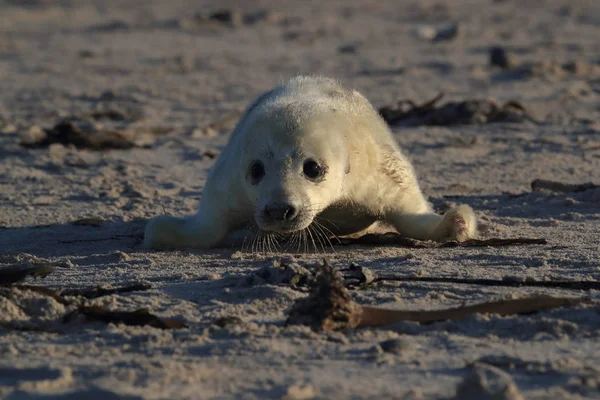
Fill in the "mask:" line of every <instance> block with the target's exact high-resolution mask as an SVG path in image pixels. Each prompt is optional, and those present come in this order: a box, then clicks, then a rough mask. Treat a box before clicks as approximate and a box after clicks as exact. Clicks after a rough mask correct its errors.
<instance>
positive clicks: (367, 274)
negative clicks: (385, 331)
mask: <svg viewBox="0 0 600 400" xmlns="http://www.w3.org/2000/svg"><path fill="white" fill-rule="evenodd" d="M340 271H341V272H342V273H343V276H344V284H345V285H346V286H347V287H361V288H365V287H368V286H369V285H371V284H373V283H376V282H384V281H391V282H408V283H416V282H428V283H452V284H464V285H480V286H498V287H544V288H555V289H571V290H600V282H598V281H529V280H523V281H519V280H508V279H473V278H452V277H435V276H402V275H378V274H377V273H375V272H374V271H372V270H371V269H369V268H365V267H361V266H360V265H355V264H351V265H350V267H349V268H344V269H341V270H340Z"/></svg>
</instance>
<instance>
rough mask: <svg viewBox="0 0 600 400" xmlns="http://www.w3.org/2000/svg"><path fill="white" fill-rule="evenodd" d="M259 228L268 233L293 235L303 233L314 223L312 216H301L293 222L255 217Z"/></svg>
mask: <svg viewBox="0 0 600 400" xmlns="http://www.w3.org/2000/svg"><path fill="white" fill-rule="evenodd" d="M255 220H256V225H258V228H259V229H260V230H261V231H263V232H267V233H279V234H283V235H291V234H293V233H295V232H300V231H303V230H304V229H306V228H308V227H309V225H310V224H311V223H312V222H313V218H312V217H310V216H304V215H299V216H298V217H296V218H295V219H294V220H292V221H269V220H266V219H264V218H261V217H255Z"/></svg>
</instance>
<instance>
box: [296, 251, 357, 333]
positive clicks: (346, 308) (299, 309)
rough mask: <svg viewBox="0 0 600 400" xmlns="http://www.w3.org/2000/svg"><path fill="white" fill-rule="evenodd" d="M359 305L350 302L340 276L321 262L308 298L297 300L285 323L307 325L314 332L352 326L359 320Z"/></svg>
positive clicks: (350, 298) (348, 293)
mask: <svg viewBox="0 0 600 400" xmlns="http://www.w3.org/2000/svg"><path fill="white" fill-rule="evenodd" d="M360 314H361V310H360V306H359V305H358V304H356V303H354V302H353V301H352V297H351V296H350V292H349V291H348V289H346V287H345V286H344V281H343V278H342V275H341V274H340V273H339V271H337V270H336V269H334V268H332V267H331V266H329V264H328V263H327V262H324V263H323V265H322V266H321V267H320V269H319V271H318V273H317V277H316V280H315V281H314V282H313V283H312V285H311V293H310V294H309V295H308V297H305V298H302V299H299V300H297V301H296V302H295V303H294V305H293V306H292V309H291V310H290V314H289V317H288V319H287V322H286V324H288V325H308V326H310V327H311V328H312V329H313V330H315V331H330V330H338V329H345V328H354V327H356V326H358V324H359V322H360Z"/></svg>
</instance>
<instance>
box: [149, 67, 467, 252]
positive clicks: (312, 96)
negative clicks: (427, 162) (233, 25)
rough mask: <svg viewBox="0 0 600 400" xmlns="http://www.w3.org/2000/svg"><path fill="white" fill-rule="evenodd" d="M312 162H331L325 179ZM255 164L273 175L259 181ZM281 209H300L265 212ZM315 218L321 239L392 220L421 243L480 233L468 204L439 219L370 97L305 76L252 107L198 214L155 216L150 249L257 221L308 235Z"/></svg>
mask: <svg viewBox="0 0 600 400" xmlns="http://www.w3.org/2000/svg"><path fill="white" fill-rule="evenodd" d="M308 158H311V159H314V160H318V161H319V163H321V164H322V165H326V168H327V172H326V174H325V175H324V179H323V180H322V181H321V182H313V181H311V180H309V179H307V178H306V177H305V176H304V175H303V172H302V171H303V164H304V162H306V160H307V159H308ZM256 160H260V161H261V162H262V163H263V165H264V167H265V171H266V173H265V175H264V177H263V178H262V180H261V181H260V182H259V183H258V184H251V182H250V181H249V178H248V174H249V169H250V166H251V165H252V163H253V162H254V161H256ZM280 203H285V204H289V205H292V206H293V207H295V208H296V209H297V210H299V213H298V217H297V218H295V219H294V220H293V221H291V222H287V221H284V222H277V223H272V222H269V221H265V220H264V218H263V217H264V213H263V210H264V208H265V206H267V207H268V206H269V205H271V204H280ZM315 218H316V219H315ZM315 221H316V222H317V224H316V225H319V224H320V225H319V226H321V229H320V230H319V232H321V234H323V232H326V231H327V230H329V231H332V232H333V233H335V234H337V235H347V234H351V233H355V232H359V231H361V230H363V229H365V228H367V227H368V226H369V225H371V224H372V223H374V222H376V221H385V222H388V223H390V224H392V225H393V226H394V227H395V228H396V229H397V231H398V232H399V233H401V234H403V235H405V236H408V237H412V238H415V239H424V240H426V239H430V240H436V241H447V240H459V241H463V240H467V239H471V238H473V237H475V235H476V220H475V215H474V214H473V211H472V210H471V208H470V207H469V206H466V205H462V206H460V207H457V208H454V209H452V210H450V211H448V212H447V213H446V214H445V215H443V216H442V215H437V214H435V213H433V211H432V209H431V206H430V204H429V203H428V202H427V201H426V199H425V197H424V196H423V194H422V193H421V190H420V188H419V185H418V182H417V178H416V176H415V173H414V170H413V167H412V165H411V164H410V162H409V161H408V160H407V158H406V157H405V156H404V155H403V154H402V152H401V151H400V149H399V148H398V146H397V144H396V142H395V141H394V139H393V137H392V134H391V132H390V130H389V128H388V126H387V125H386V123H385V122H384V121H383V120H382V119H381V117H380V116H379V115H378V113H377V112H376V111H375V110H374V109H373V107H372V106H371V105H370V103H369V102H368V100H367V99H365V98H364V97H363V96H362V95H361V94H360V93H358V92H357V91H347V90H345V89H343V88H342V86H341V85H340V84H339V83H337V82H336V81H334V80H331V79H327V78H315V77H297V78H294V79H292V80H290V81H289V82H287V83H285V84H283V85H281V86H278V87H276V88H275V89H273V90H271V91H270V92H267V93H264V94H262V95H261V96H259V97H258V98H257V99H256V100H255V101H254V102H253V103H252V104H251V105H250V106H249V107H248V108H247V110H246V112H245V114H244V115H243V116H242V118H241V119H240V121H239V122H238V125H237V126H236V128H235V130H234V132H233V134H232V136H231V139H230V141H229V143H228V145H227V147H226V149H225V150H224V151H223V153H222V154H221V156H220V157H219V159H218V160H217V162H216V164H215V166H214V167H213V169H212V171H211V173H210V174H209V177H208V180H207V183H206V187H205V188H204V192H203V197H202V201H201V203H200V210H199V211H198V213H197V214H195V215H194V216H190V217H187V218H175V217H169V216H160V217H158V218H155V219H153V220H151V221H150V222H149V223H148V225H147V227H146V232H145V241H144V244H145V246H146V247H149V248H157V249H159V248H181V247H195V248H209V247H213V246H216V245H218V244H219V243H221V242H222V240H223V239H224V238H225V236H226V235H227V234H228V233H229V232H231V231H233V230H236V229H239V228H243V227H244V226H247V225H248V223H249V222H252V223H254V224H256V225H258V226H259V227H260V228H261V229H263V230H268V231H276V232H284V231H285V232H290V231H296V232H300V231H304V230H305V229H306V228H307V227H309V226H312V225H315V224H314V222H315ZM318 229H319V228H316V229H313V230H312V233H315V235H316V234H317V230H318ZM308 232H309V233H311V228H309V229H308ZM311 236H312V234H311Z"/></svg>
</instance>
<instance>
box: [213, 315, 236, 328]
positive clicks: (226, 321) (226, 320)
mask: <svg viewBox="0 0 600 400" xmlns="http://www.w3.org/2000/svg"><path fill="white" fill-rule="evenodd" d="M242 322H243V321H242V319H241V318H240V317H235V316H227V317H221V318H217V319H216V320H215V321H213V325H216V326H218V327H219V328H224V327H226V326H227V325H239V324H241V323H242Z"/></svg>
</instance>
